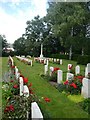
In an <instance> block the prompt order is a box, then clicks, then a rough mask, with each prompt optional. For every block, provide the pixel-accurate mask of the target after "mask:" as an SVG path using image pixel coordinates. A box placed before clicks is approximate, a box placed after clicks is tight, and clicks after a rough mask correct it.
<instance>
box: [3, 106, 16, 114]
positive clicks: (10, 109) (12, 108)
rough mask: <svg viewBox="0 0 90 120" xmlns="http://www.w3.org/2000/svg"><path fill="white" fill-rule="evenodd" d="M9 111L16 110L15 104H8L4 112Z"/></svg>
mask: <svg viewBox="0 0 90 120" xmlns="http://www.w3.org/2000/svg"><path fill="white" fill-rule="evenodd" d="M9 111H14V106H13V105H9V106H6V108H5V110H4V112H5V113H6V112H9Z"/></svg>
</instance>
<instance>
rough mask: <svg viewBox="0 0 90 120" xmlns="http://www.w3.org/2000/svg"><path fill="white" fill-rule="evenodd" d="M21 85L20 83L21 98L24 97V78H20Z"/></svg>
mask: <svg viewBox="0 0 90 120" xmlns="http://www.w3.org/2000/svg"><path fill="white" fill-rule="evenodd" d="M19 83H20V96H22V95H23V89H24V88H23V78H22V77H20V78H19Z"/></svg>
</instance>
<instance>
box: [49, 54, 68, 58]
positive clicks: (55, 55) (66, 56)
mask: <svg viewBox="0 0 90 120" xmlns="http://www.w3.org/2000/svg"><path fill="white" fill-rule="evenodd" d="M50 57H51V58H58V59H69V55H64V54H52V55H51V56H50Z"/></svg>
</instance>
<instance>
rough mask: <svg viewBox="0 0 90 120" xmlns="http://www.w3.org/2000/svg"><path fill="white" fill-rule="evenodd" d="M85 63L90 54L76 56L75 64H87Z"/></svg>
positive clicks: (89, 61)
mask: <svg viewBox="0 0 90 120" xmlns="http://www.w3.org/2000/svg"><path fill="white" fill-rule="evenodd" d="M87 63H90V55H84V56H81V55H80V56H78V58H77V64H82V65H87Z"/></svg>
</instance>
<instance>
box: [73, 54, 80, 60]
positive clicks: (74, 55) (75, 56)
mask: <svg viewBox="0 0 90 120" xmlns="http://www.w3.org/2000/svg"><path fill="white" fill-rule="evenodd" d="M78 56H80V54H72V60H74V61H77V59H78Z"/></svg>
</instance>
